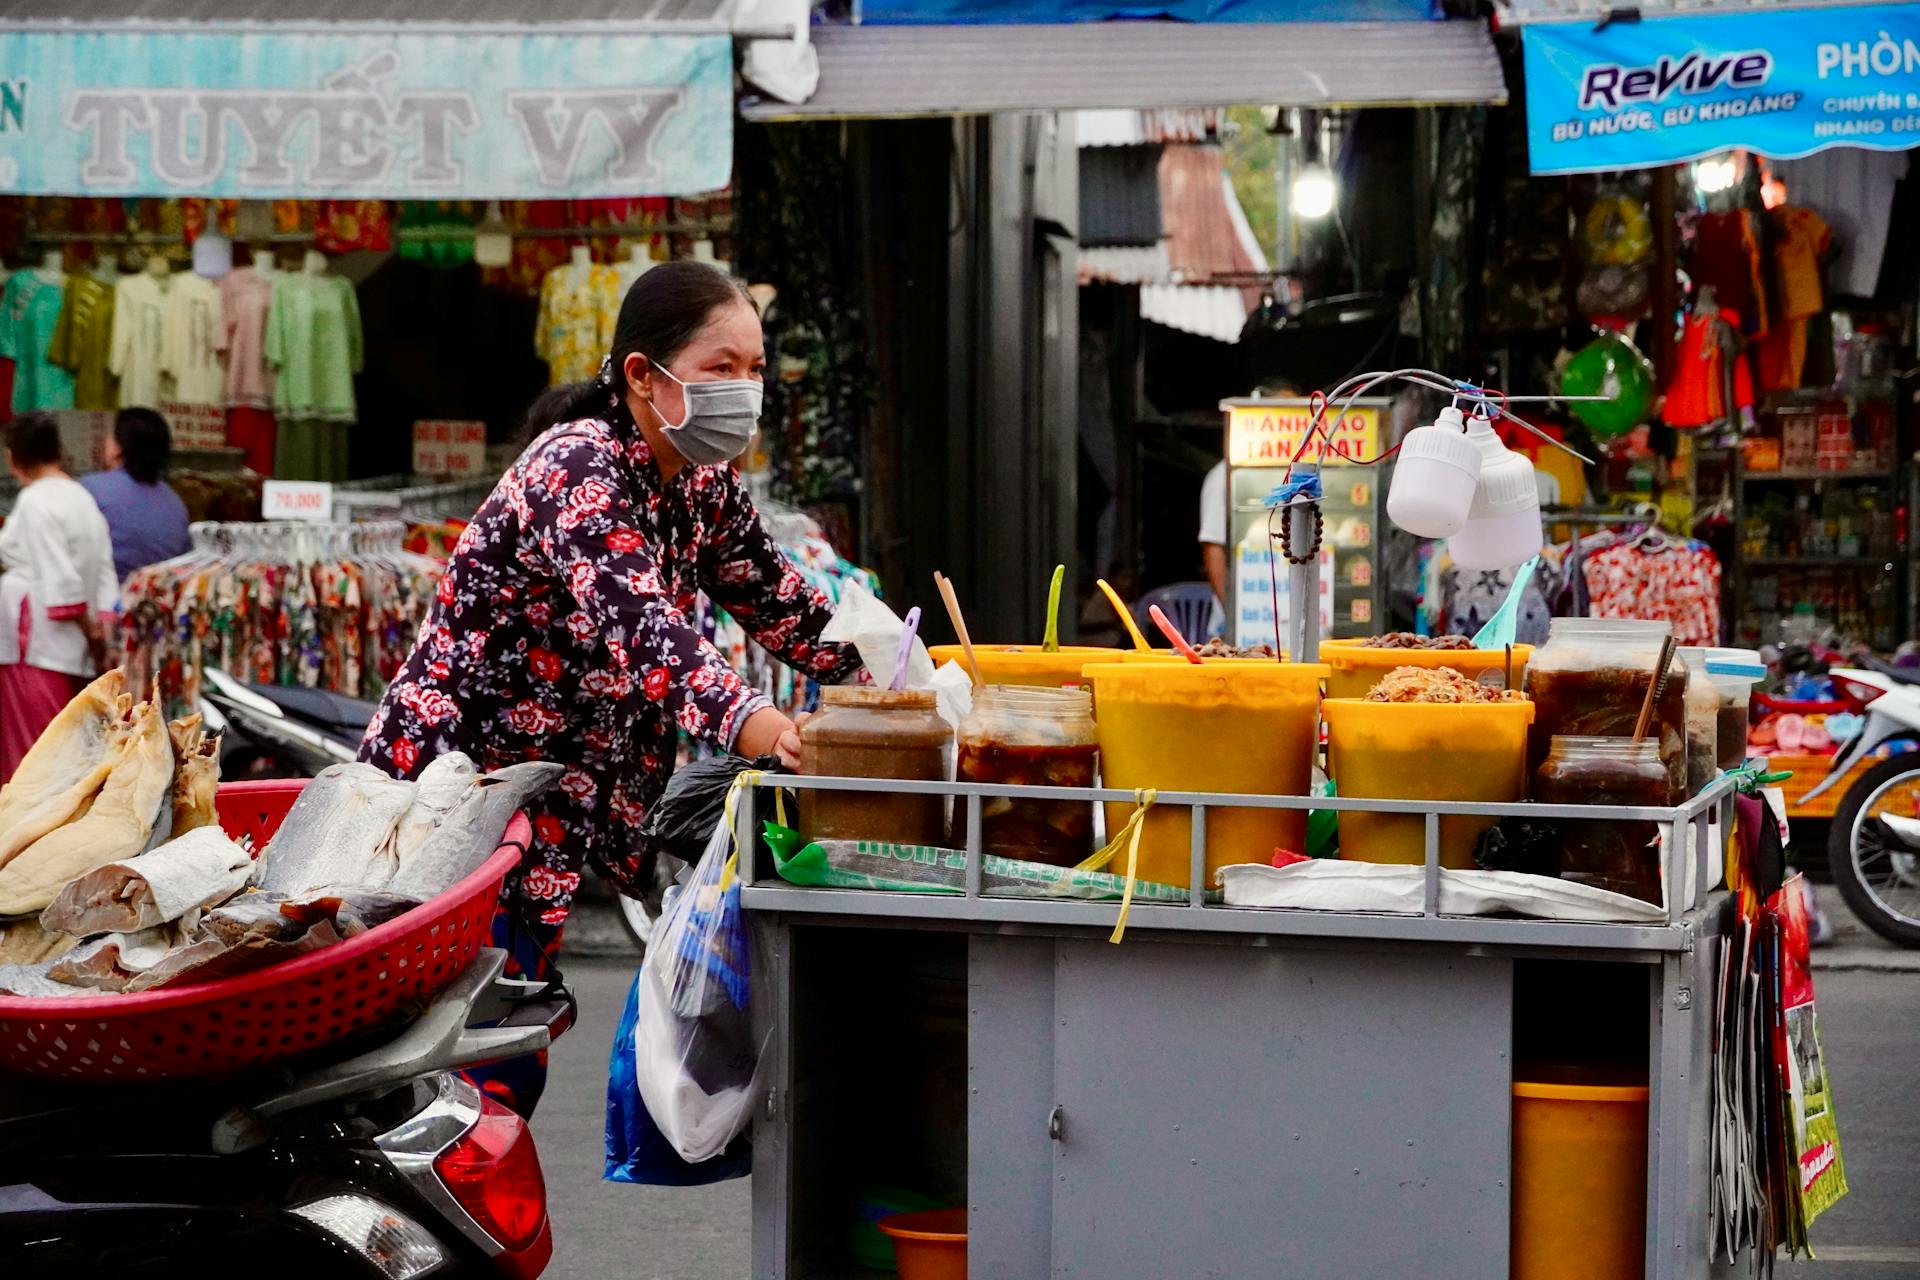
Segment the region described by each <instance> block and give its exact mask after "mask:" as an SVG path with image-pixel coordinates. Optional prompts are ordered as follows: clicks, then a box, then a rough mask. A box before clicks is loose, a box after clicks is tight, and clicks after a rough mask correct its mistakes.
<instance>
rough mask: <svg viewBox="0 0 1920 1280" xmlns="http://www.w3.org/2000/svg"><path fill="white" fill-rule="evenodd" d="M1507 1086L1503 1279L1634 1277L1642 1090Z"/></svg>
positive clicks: (1570, 1075)
mask: <svg viewBox="0 0 1920 1280" xmlns="http://www.w3.org/2000/svg"><path fill="white" fill-rule="evenodd" d="M1521 1074H1528V1075H1536V1076H1545V1077H1546V1078H1540V1079H1531V1080H1515V1081H1514V1084H1513V1210H1512V1219H1511V1223H1510V1228H1509V1230H1510V1233H1511V1234H1510V1248H1509V1270H1508V1275H1509V1276H1510V1277H1511V1280H1572V1277H1575V1276H1577V1277H1579V1278H1580V1280H1642V1278H1643V1277H1644V1276H1645V1274H1646V1260H1647V1086H1645V1085H1643V1084H1610V1083H1591V1084H1589V1083H1578V1081H1580V1080H1581V1079H1583V1078H1587V1079H1596V1080H1599V1079H1605V1076H1604V1074H1601V1073H1590V1072H1581V1071H1560V1072H1539V1071H1537V1070H1536V1071H1529V1070H1528V1069H1526V1068H1522V1069H1521Z"/></svg>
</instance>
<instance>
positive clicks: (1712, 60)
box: [1580, 49, 1773, 111]
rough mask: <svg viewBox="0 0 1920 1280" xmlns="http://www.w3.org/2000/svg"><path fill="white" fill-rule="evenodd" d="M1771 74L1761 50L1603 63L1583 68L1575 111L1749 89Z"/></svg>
mask: <svg viewBox="0 0 1920 1280" xmlns="http://www.w3.org/2000/svg"><path fill="white" fill-rule="evenodd" d="M1772 74H1773V55H1772V54H1770V53H1768V52H1767V51H1766V50H1764V49H1750V50H1747V51H1746V52H1744V53H1727V54H1721V55H1719V56H1717V57H1714V56H1703V55H1701V54H1699V53H1689V54H1687V55H1686V56H1685V57H1683V58H1677V59H1676V58H1672V57H1668V56H1666V55H1664V54H1663V55H1662V56H1661V58H1660V60H1659V61H1658V62H1654V63H1652V64H1650V65H1648V66H1642V67H1623V66H1621V65H1620V64H1619V63H1615V62H1603V63H1600V64H1599V65H1597V66H1592V67H1588V68H1587V73H1586V75H1585V76H1583V77H1582V78H1581V80H1580V109H1581V110H1582V111H1587V110H1591V109H1592V108H1594V107H1605V108H1606V109H1608V110H1610V111H1617V110H1619V109H1620V108H1621V107H1623V106H1634V105H1637V104H1640V103H1648V102H1663V101H1665V100H1666V99H1667V97H1668V96H1669V95H1671V94H1674V93H1681V94H1700V93H1710V92H1712V91H1713V90H1715V89H1722V88H1725V89H1754V88H1758V87H1759V86H1760V85H1763V84H1765V83H1766V82H1767V79H1768V77H1770V76H1771V75H1772Z"/></svg>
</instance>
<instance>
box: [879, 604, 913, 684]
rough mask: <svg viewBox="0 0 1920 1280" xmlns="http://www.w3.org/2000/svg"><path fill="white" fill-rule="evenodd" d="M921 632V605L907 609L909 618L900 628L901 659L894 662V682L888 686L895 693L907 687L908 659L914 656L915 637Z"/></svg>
mask: <svg viewBox="0 0 1920 1280" xmlns="http://www.w3.org/2000/svg"><path fill="white" fill-rule="evenodd" d="M919 634H920V606H919V605H915V606H913V608H911V609H909V610H907V620H906V622H905V624H903V625H902V626H901V628H900V660H899V661H898V662H895V663H894V664H893V683H892V684H890V685H888V686H887V688H889V689H891V690H893V691H894V692H895V693H898V692H900V690H902V689H904V688H906V687H907V661H908V659H910V658H912V657H913V638H914V637H915V636H917V635H919Z"/></svg>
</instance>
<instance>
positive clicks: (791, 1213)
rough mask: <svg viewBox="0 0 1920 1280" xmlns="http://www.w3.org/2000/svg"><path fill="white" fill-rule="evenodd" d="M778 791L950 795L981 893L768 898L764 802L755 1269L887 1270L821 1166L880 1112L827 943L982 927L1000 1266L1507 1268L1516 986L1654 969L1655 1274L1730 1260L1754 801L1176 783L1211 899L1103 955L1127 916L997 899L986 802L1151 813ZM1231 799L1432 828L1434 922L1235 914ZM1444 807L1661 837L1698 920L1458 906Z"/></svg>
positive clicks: (1244, 1271) (1165, 912) (1686, 904)
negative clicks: (1222, 878)
mask: <svg viewBox="0 0 1920 1280" xmlns="http://www.w3.org/2000/svg"><path fill="white" fill-rule="evenodd" d="M754 785H755V786H756V787H760V788H764V787H769V786H780V787H785V788H792V789H811V790H822V791H871V792H889V793H911V794H920V795H942V796H951V797H953V798H954V799H955V802H956V804H963V805H964V806H965V808H966V812H967V815H968V818H969V821H968V823H967V831H968V841H967V850H966V852H967V864H966V865H967V869H966V879H965V892H964V893H963V894H951V895H936V894H925V893H887V892H876V891H866V890H836V889H825V888H804V887H798V886H793V885H788V884H786V883H784V882H782V881H779V880H772V881H768V880H764V879H761V878H760V876H759V872H760V869H759V868H757V867H756V866H755V862H756V859H755V856H754V853H753V850H754V849H755V848H756V846H757V843H758V842H757V840H755V839H752V838H749V837H751V836H752V834H753V833H754V832H755V831H756V830H757V821H756V812H757V808H758V807H757V806H756V804H755V803H754V791H752V790H749V791H748V792H747V793H746V794H745V795H743V797H742V801H743V802H742V803H741V804H740V805H739V810H738V813H737V815H736V816H737V822H738V824H739V825H738V831H739V833H740V835H741V837H742V839H741V844H740V848H741V849H742V851H743V852H742V858H741V864H740V875H741V879H742V882H743V886H744V887H743V890H742V903H743V906H744V907H745V908H746V909H747V910H750V911H751V912H753V913H754V917H755V919H756V921H757V923H758V924H759V925H760V926H761V928H760V936H761V938H762V941H763V943H764V950H763V952H762V959H761V960H760V966H761V967H760V970H759V972H758V973H756V975H755V983H756V987H755V991H756V1000H755V1014H756V1019H757V1020H758V1021H759V1022H760V1024H761V1026H762V1028H763V1029H764V1031H765V1033H766V1038H765V1043H766V1046H767V1047H766V1049H765V1051H764V1054H763V1058H762V1068H761V1069H762V1072H763V1075H764V1078H765V1079H766V1081H767V1084H768V1094H767V1098H766V1101H765V1104H764V1106H763V1107H762V1108H761V1110H760V1112H759V1114H758V1116H757V1119H756V1123H755V1126H754V1168H753V1174H754V1181H753V1227H754V1230H753V1236H754V1243H753V1256H754V1262H753V1272H752V1274H753V1275H754V1276H755V1277H758V1278H763V1280H774V1278H780V1280H802V1278H803V1277H815V1276H819V1277H843V1276H856V1275H860V1274H862V1273H860V1272H858V1271H856V1270H854V1269H852V1267H851V1264H844V1263H842V1262H840V1261H837V1259H838V1258H839V1257H840V1256H841V1254H840V1251H839V1240H840V1238H841V1236H842V1234H843V1227H844V1222H843V1221H840V1220H834V1221H829V1222H823V1221H822V1219H823V1218H834V1217H836V1215H837V1216H838V1218H843V1217H844V1212H845V1206H844V1202H835V1201H833V1199H832V1195H833V1193H832V1192H831V1191H823V1189H822V1185H821V1184H822V1181H823V1177H822V1175H823V1173H824V1172H825V1171H826V1170H828V1169H829V1168H830V1167H831V1164H832V1161H833V1160H834V1159H835V1156H834V1153H833V1150H832V1148H833V1147H834V1146H835V1145H836V1144H837V1142H838V1139H839V1134H840V1132H841V1131H840V1129H838V1128H837V1127H836V1126H838V1125H841V1124H844V1123H846V1122H848V1120H849V1118H850V1117H853V1116H855V1115H856V1114H860V1112H859V1109H858V1108H855V1107H852V1106H846V1107H844V1108H843V1109H841V1110H834V1109H833V1107H834V1106H835V1105H836V1104H834V1103H833V1102H831V1101H830V1099H831V1097H832V1095H833V1092H834V1081H833V1080H832V1079H831V1078H830V1077H831V1075H832V1073H835V1072H838V1071H842V1070H846V1069H849V1068H848V1067H847V1066H846V1065H845V1064H844V1063H843V1061H842V1059H841V1058H840V1057H839V1056H837V1055H836V1054H835V1052H834V1046H832V1045H829V1044H821V1043H818V1040H819V1039H820V1037H822V1036H827V1035H830V1034H831V1031H830V1030H829V1029H828V1028H827V1026H826V1023H827V1022H828V1021H829V1020H830V1019H828V1018H826V1017H825V1016H824V1015H822V1014H821V1013H820V1012H819V1011H821V1010H823V1009H827V1008H830V1007H831V1006H832V1004H833V1003H834V1002H836V1001H837V1002H839V1003H840V1004H841V1005H844V1004H845V1003H846V1001H847V993H848V986H847V983H848V980H849V979H848V975H847V974H846V973H844V972H841V971H834V972H827V971H826V970H825V969H824V968H823V965H822V964H821V963H815V962H812V961H810V960H809V959H808V950H809V947H810V946H812V945H813V942H810V941H809V940H810V939H813V940H818V939H822V938H832V939H835V940H837V942H838V943H844V944H847V946H843V947H841V948H840V950H839V951H837V952H836V954H838V955H840V956H841V957H842V959H844V957H845V956H846V955H848V954H854V955H858V954H861V952H860V951H859V950H858V948H860V947H864V946H869V945H872V946H880V945H883V944H882V942H881V940H882V939H886V938H893V939H898V940H900V941H901V945H904V946H912V945H914V940H915V939H916V938H919V939H924V938H928V937H932V936H935V935H938V936H942V937H945V938H946V939H947V940H948V941H949V943H951V942H952V940H953V935H955V934H958V935H960V936H961V944H962V945H963V946H964V948H965V952H966V959H965V964H966V1011H965V1014H966V1046H967V1047H966V1053H965V1056H966V1060H967V1062H966V1068H967V1071H966V1081H967V1089H966V1093H967V1097H966V1117H965V1130H966V1144H967V1155H966V1173H965V1179H966V1185H967V1201H968V1208H969V1211H970V1241H969V1249H970V1267H971V1272H972V1274H973V1275H975V1276H996V1277H997V1276H1008V1277H1016V1276H1017V1277H1021V1278H1022V1280H1026V1278H1029V1277H1037V1276H1042V1275H1052V1276H1062V1277H1064V1276H1079V1275H1096V1274H1098V1275H1109V1276H1141V1277H1161V1276H1173V1275H1220V1276H1227V1275H1233V1276H1239V1275H1263V1276H1264V1275H1274V1274H1289V1275H1292V1274H1298V1275H1329V1276H1331V1275H1343V1276H1344V1275H1389V1274H1426V1275H1435V1276H1462V1277H1464V1276H1469V1275H1471V1276H1475V1277H1480V1276H1498V1275H1504V1274H1506V1272H1507V1257H1508V1227H1509V1214H1508V1207H1509V1202H1510V1196H1511V1191H1510V1190H1509V1189H1508V1185H1507V1184H1508V1169H1509V1165H1510V1152H1509V1143H1510V1133H1511V1129H1510V1126H1511V1097H1510V1088H1511V1079H1512V1070H1511V1068H1512V1062H1511V1058H1510V1050H1511V1046H1512V1032H1513V1025H1514V1021H1513V1020H1514V1017H1515V1014H1514V1009H1513V1001H1512V989H1513V988H1512V983H1513V975H1514V968H1515V966H1516V965H1523V964H1530V963H1533V962H1536V961H1546V962H1559V961H1567V960H1588V961H1595V962H1602V963H1606V964H1612V965H1621V966H1640V967H1641V968H1642V969H1644V971H1645V974H1646V986H1645V992H1646V996H1645V1008H1646V1016H1647V1019H1648V1022H1647V1035H1648V1050H1649V1053H1648V1061H1647V1079H1648V1081H1649V1086H1650V1094H1649V1106H1648V1143H1647V1149H1648V1164H1647V1238H1646V1258H1647V1265H1646V1275H1647V1276H1648V1277H1649V1280H1680V1278H1681V1277H1689V1278H1691V1277H1697V1276H1702V1275H1706V1274H1709V1272H1710V1271H1711V1270H1712V1268H1711V1267H1710V1265H1709V1261H1708V1256H1707V1255H1708V1233H1707V1207H1706V1206H1707V1203H1708V1178H1709V1169H1708V1164H1709V1142H1708V1133H1709V1128H1708V1126H1709V1122H1710V1108H1711V1075H1712V1073H1711V1072H1710V1071H1709V1069H1708V1067H1709V1064H1710V1062H1711V1060H1712V1021H1713V1020H1712V1016H1711V1010H1712V1009H1713V1007H1714V1000H1713V998H1712V994H1711V993H1712V991H1713V990H1714V987H1715V976H1716V974H1717V970H1718V964H1717V948H1718V943H1719V940H1720V937H1721V934H1722V932H1723V930H1724V929H1725V927H1726V925H1725V921H1726V920H1727V918H1728V915H1729V912H1728V910H1727V908H1728V907H1729V906H1730V904H1729V903H1728V902H1727V900H1726V895H1725V894H1721V893H1713V892H1710V891H1709V890H1708V888H1707V876H1708V865H1709V849H1710V844H1709V840H1710V832H1711V833H1712V836H1711V838H1713V839H1718V837H1719V833H1720V832H1724V831H1726V830H1729V829H1730V825H1731V810H1732V795H1733V787H1732V784H1731V783H1729V782H1726V781H1724V780H1723V781H1720V782H1718V783H1716V784H1714V785H1713V786H1712V787H1710V788H1708V789H1707V790H1705V791H1704V792H1702V794H1701V795H1700V796H1698V797H1696V798H1695V799H1693V800H1690V801H1689V802H1688V803H1686V804H1685V805H1681V806H1678V807H1675V808H1626V807H1600V806H1575V805H1540V804H1465V803H1450V802H1417V801H1391V800H1352V799H1334V798H1309V797H1299V796H1271V797H1269V796H1243V795H1219V794H1207V793H1166V792H1163V793H1160V794H1159V795H1158V797H1157V803H1158V804H1161V805H1172V806H1178V807H1183V808H1186V809H1188V810H1190V811H1191V814H1192V855H1191V865H1190V873H1191V880H1190V883H1191V884H1192V886H1193V888H1192V890H1191V893H1190V898H1189V901H1188V903H1187V904H1186V905H1184V906H1177V905H1166V904H1156V903H1139V902H1136V903H1135V904H1134V905H1133V907H1132V910H1131V914H1130V916H1129V919H1128V926H1127V930H1128V931H1127V936H1126V940H1125V941H1124V943H1122V944H1121V945H1119V946H1111V945H1109V944H1108V943H1107V941H1106V934H1107V932H1108V931H1109V930H1110V929H1111V928H1112V927H1113V925H1114V923H1115V921H1116V919H1117V916H1118V906H1117V904H1114V903H1094V902H1084V901H1061V900H1035V899H1020V898H1005V897H993V896H986V895H983V894H982V893H981V868H982V852H981V847H980V836H979V832H980V821H979V819H980V811H981V802H982V800H983V799H985V798H989V797H997V796H1005V797H1016V798H1019V797H1025V798H1048V799H1066V798H1072V799H1085V800H1088V801H1094V802H1110V803H1113V802H1117V803H1132V802H1133V801H1134V800H1135V796H1134V794H1133V793H1132V792H1127V791H1116V790H1110V789H1059V788H1033V787H1006V786H984V785H971V784H945V783H908V782H888V781H881V782H874V781H869V780H856V779H845V778H789V777H780V778H768V777H762V778H758V779H756V780H755V783H754ZM1219 808H1254V809H1290V810H1305V809H1337V810H1340V811H1343V812H1347V811H1353V812H1369V813H1393V814H1419V815H1424V817H1425V829H1426V855H1425V856H1426V862H1425V899H1424V909H1423V911H1422V912H1421V913H1420V914H1419V915H1410V914H1409V915H1388V914H1365V913H1350V912H1320V911H1302V910H1286V909H1266V908H1236V907H1228V906H1224V905H1219V904H1214V903H1208V902H1207V901H1206V900H1205V891H1204V885H1203V871H1204V866H1205V840H1206V834H1205V833H1206V815H1207V813H1208V812H1209V811H1210V810H1213V809H1219ZM1447 815H1477V816H1495V817H1500V816H1528V817H1535V818H1585V819H1626V820H1634V821H1643V822H1655V823H1659V824H1661V826H1662V828H1663V832H1664V837H1665V838H1664V840H1663V856H1664V859H1665V863H1666V865H1665V867H1664V868H1663V871H1664V882H1665V883H1666V884H1667V885H1668V886H1670V888H1671V887H1675V886H1683V885H1684V886H1689V888H1688V892H1687V895H1686V899H1685V900H1684V901H1682V900H1681V895H1680V893H1678V892H1671V891H1670V893H1669V903H1668V907H1667V919H1666V921H1665V922H1664V923H1647V924H1626V923H1618V924H1615V923H1605V924H1602V923H1574V922H1562V921H1550V920H1530V919H1512V918H1484V917H1472V918H1469V917H1449V916H1443V915H1441V914H1439V911H1438V903H1439V871H1440V867H1439V837H1440V819H1441V818H1442V817H1443V816H1447ZM1683 832H1688V833H1690V835H1691V839H1690V840H1689V839H1683V838H1682V833H1683ZM1689 850H1690V855H1683V851H1689ZM1683 856H1690V857H1691V860H1692V862H1693V866H1692V868H1691V870H1692V875H1691V877H1689V876H1687V875H1686V874H1684V872H1685V871H1686V870H1687V868H1686V867H1685V866H1684V864H1683ZM860 930H864V931H867V932H865V933H864V934H855V933H853V932H852V931H860ZM1168 944H1184V945H1168ZM848 946H850V947H852V948H854V950H851V951H849V950H848V949H847V947H848ZM1609 972H1612V971H1609ZM1619 972H1620V973H1621V974H1622V975H1627V974H1628V971H1627V970H1624V969H1623V970H1620V971H1619ZM828 987H831V988H832V990H831V991H829V990H826V989H825V988H828ZM1262 1023H1265V1024H1267V1026H1266V1027H1263V1026H1262V1025H1261V1024H1262ZM1448 1081H1451V1082H1453V1083H1451V1084H1447V1083H1446V1082H1448ZM881 1096H884V1095H881ZM862 1105H863V1106H865V1107H866V1108H867V1109H869V1110H870V1109H872V1107H873V1106H874V1105H876V1104H875V1103H874V1102H873V1100H872V1099H871V1098H869V1099H867V1100H866V1101H865V1102H864V1103H863V1104H862ZM892 1122H896V1123H897V1116H896V1117H895V1118H894V1120H893V1121H892ZM1283 1130H1285V1131H1286V1132H1282V1131H1283ZM1289 1133H1290V1135H1291V1137H1290V1140H1289V1138H1288V1134H1289ZM1303 1135H1304V1136H1303ZM1294 1144H1302V1145H1294ZM1349 1170H1351V1172H1348V1171H1349ZM826 1180H827V1181H830V1179H826ZM1249 1180H1252V1182H1253V1183H1254V1184H1256V1185H1253V1186H1250V1185H1249Z"/></svg>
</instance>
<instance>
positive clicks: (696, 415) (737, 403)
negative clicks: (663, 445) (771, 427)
mask: <svg viewBox="0 0 1920 1280" xmlns="http://www.w3.org/2000/svg"><path fill="white" fill-rule="evenodd" d="M650 362H651V358H650ZM653 369H654V372H655V373H659V374H661V375H663V376H665V377H667V378H669V379H672V381H674V382H676V383H679V385H680V391H681V394H682V395H684V396H685V397H686V401H687V411H686V416H684V417H683V418H681V419H680V421H679V422H677V423H676V422H668V421H667V420H666V418H665V417H664V416H663V415H662V414H661V413H660V410H659V408H658V407H656V406H653V405H651V404H650V405H649V407H650V408H653V414H654V416H655V417H656V418H659V419H660V426H661V429H662V430H664V431H665V432H666V433H667V438H668V439H670V440H672V441H673V447H674V448H675V449H678V450H679V451H680V456H681V457H683V458H685V459H686V460H687V461H688V462H691V463H692V464H693V465H694V466H696V467H711V466H717V465H718V464H720V463H722V462H732V461H733V460H734V459H735V458H737V457H739V456H740V455H741V454H743V453H745V452H746V451H747V445H748V444H750V443H751V442H752V440H753V432H754V429H755V428H756V427H758V426H759V425H760V406H761V402H762V400H763V399H764V398H765V395H766V388H764V387H763V386H761V384H760V383H759V382H758V381H756V380H754V379H752V378H727V379H724V380H721V381H713V382H682V381H681V380H680V379H679V378H675V377H674V376H673V375H672V374H671V373H668V372H667V369H666V366H664V365H662V364H659V363H654V364H653Z"/></svg>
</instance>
